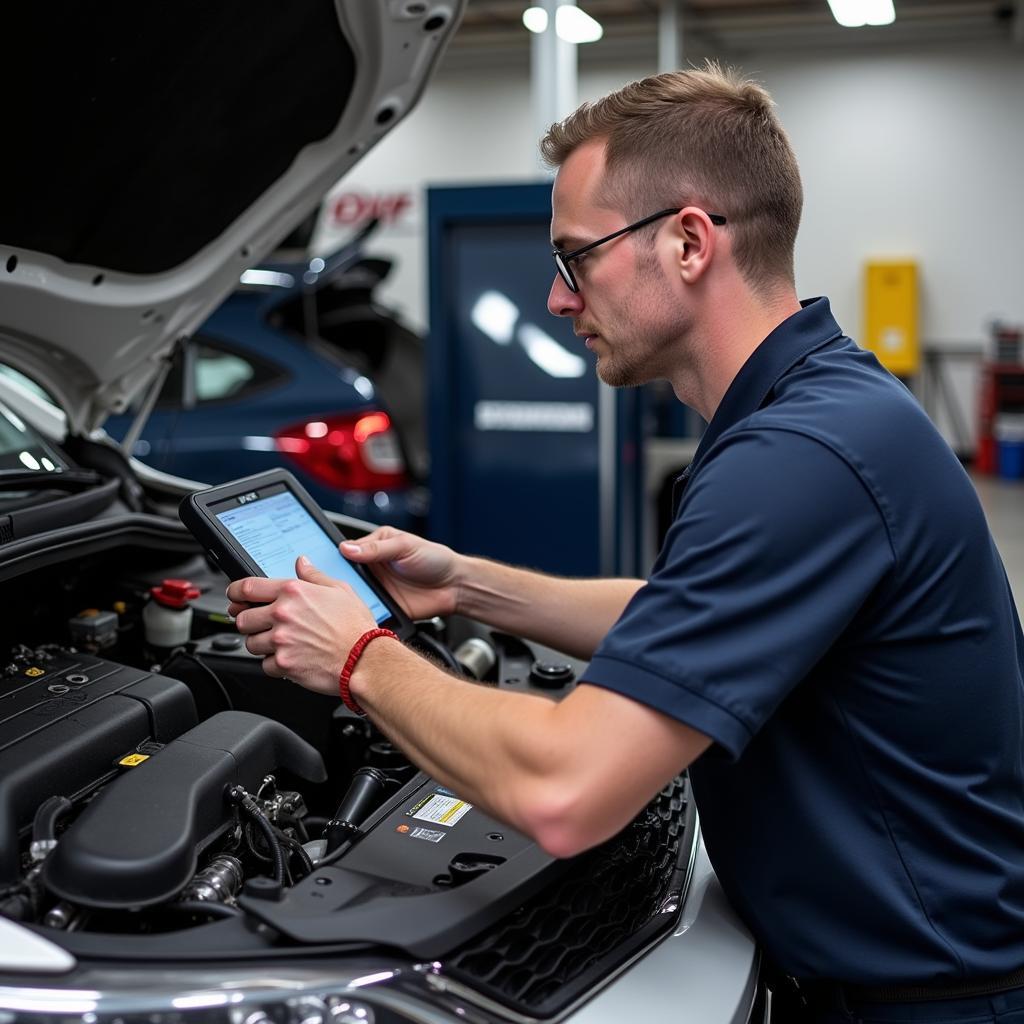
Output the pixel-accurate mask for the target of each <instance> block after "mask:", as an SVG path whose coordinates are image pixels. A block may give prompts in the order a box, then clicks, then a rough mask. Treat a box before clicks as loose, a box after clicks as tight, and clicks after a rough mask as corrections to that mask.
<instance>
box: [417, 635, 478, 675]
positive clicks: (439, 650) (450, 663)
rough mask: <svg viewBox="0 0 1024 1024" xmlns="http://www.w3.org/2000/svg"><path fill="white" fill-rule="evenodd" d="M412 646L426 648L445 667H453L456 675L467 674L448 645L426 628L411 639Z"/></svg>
mask: <svg viewBox="0 0 1024 1024" xmlns="http://www.w3.org/2000/svg"><path fill="white" fill-rule="evenodd" d="M410 646H413V647H420V648H423V649H425V650H426V652H427V653H429V654H432V655H433V656H434V657H435V658H437V659H438V661H440V662H441V663H442V664H443V665H444V666H445V668H449V669H451V670H452V672H454V673H455V674H456V675H458V676H463V675H465V674H466V672H465V670H464V669H463V667H462V666H461V665H460V664H459V663H458V662H457V661H456V660H455V655H454V654H452V652H451V651H450V650H449V649H448V647H447V645H445V644H443V643H441V641H440V640H438V639H437V637H435V636H431V635H430V634H429V633H428V632H426V631H425V630H424V631H423V632H420V633H417V634H416V635H415V637H414V638H413V639H412V640H411V641H410Z"/></svg>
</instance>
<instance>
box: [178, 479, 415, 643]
mask: <svg viewBox="0 0 1024 1024" xmlns="http://www.w3.org/2000/svg"><path fill="white" fill-rule="evenodd" d="M178 515H179V516H180V517H181V521H182V522H183V523H184V524H185V525H186V526H187V527H188V528H189V530H191V531H192V534H193V536H195V538H196V539H197V540H198V541H199V542H200V543H201V544H202V545H203V547H204V548H206V551H207V553H208V554H209V555H210V557H211V558H212V559H213V560H214V562H216V564H217V565H218V566H220V568H221V569H222V570H223V571H224V572H225V573H226V574H227V575H228V576H229V577H230V578H231V579H233V580H238V579H243V578H244V577H246V576H268V577H271V578H275V579H278V578H288V577H291V578H293V579H294V577H295V560H296V559H297V558H298V557H299V555H305V556H306V557H307V558H308V559H309V560H310V561H311V562H312V563H313V564H314V565H315V566H316V567H317V568H318V569H320V570H321V572H325V573H327V575H328V576H333V577H334V578H335V579H339V580H343V581H344V582H345V583H348V584H349V585H350V586H351V587H352V589H353V590H354V591H355V592H356V594H357V595H358V596H359V597H360V598H361V599H362V600H363V601H364V603H365V604H366V606H367V607H368V608H369V609H370V613H371V614H372V615H373V617H374V619H375V620H376V622H377V624H378V625H379V626H386V627H387V628H388V629H392V630H394V631H395V632H396V633H397V634H398V636H399V637H401V638H402V639H403V640H404V639H407V638H408V637H409V636H411V635H412V633H413V630H414V627H413V624H412V622H411V621H410V620H409V619H408V617H407V616H406V615H405V614H404V613H403V612H402V610H401V609H400V608H399V607H398V606H397V605H396V604H395V602H394V600H393V599H392V598H391V597H390V595H388V593H387V591H386V590H385V589H384V587H383V586H382V585H381V584H380V583H378V582H377V580H376V579H375V578H374V577H373V575H372V574H371V573H370V572H369V571H368V570H367V569H365V568H364V567H363V566H361V565H356V564H354V563H353V562H350V561H348V559H346V558H344V557H343V556H342V554H341V552H340V551H339V550H338V545H339V544H340V543H341V542H342V541H343V540H344V539H345V537H344V536H343V535H342V534H341V532H340V531H339V530H338V528H337V527H336V526H335V525H334V524H333V523H332V522H331V521H330V520H329V519H328V518H327V516H326V515H324V512H323V510H322V509H321V508H320V506H319V505H317V503H316V502H315V501H314V500H313V499H312V497H310V495H309V493H308V492H307V491H306V489H305V488H304V487H303V486H302V485H301V484H300V483H299V482H298V480H296V479H295V477H293V476H292V475H291V473H289V472H288V471H287V470H285V469H272V470H270V471H269V472H266V473H258V474H256V475H255V476H247V477H244V478H243V479H241V480H235V481H234V482H232V483H229V484H221V485H220V486H218V487H211V488H209V489H208V490H205V491H197V492H196V493H195V494H190V495H188V497H186V498H184V499H183V500H182V502H181V504H180V505H179V507H178Z"/></svg>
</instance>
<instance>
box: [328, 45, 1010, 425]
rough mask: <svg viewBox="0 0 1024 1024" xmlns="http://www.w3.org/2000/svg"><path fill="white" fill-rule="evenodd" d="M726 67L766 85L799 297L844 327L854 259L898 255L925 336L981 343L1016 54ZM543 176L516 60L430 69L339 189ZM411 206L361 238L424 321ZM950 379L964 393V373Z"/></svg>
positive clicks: (854, 292)
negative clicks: (799, 207)
mask: <svg viewBox="0 0 1024 1024" xmlns="http://www.w3.org/2000/svg"><path fill="white" fill-rule="evenodd" d="M688 57H689V58H690V59H699V55H696V54H688ZM653 60H654V55H653V54H652V63H651V65H650V66H643V65H632V66H621V67H609V68H604V69H601V70H596V71H587V72H584V73H582V74H581V77H580V97H581V99H586V98H590V97H595V96H599V95H601V94H603V93H604V92H606V91H608V90H610V89H614V88H616V87H618V86H619V85H621V84H622V83H623V82H625V81H628V80H630V79H632V78H637V77H640V76H642V75H645V74H650V73H652V72H653V71H654V67H653ZM734 63H736V64H738V65H740V66H741V67H742V68H743V69H744V70H745V71H747V72H748V73H750V74H752V75H754V76H755V77H757V78H758V79H759V80H760V81H762V82H763V83H764V84H765V85H766V86H767V88H768V89H769V91H771V92H772V94H773V95H774V96H775V99H776V101H777V103H778V108H779V113H780V115H781V118H782V121H783V123H784V124H785V126H786V128H787V130H788V131H789V133H790V136H791V138H792V141H793V145H794V148H795V150H796V153H797V156H798V158H799V160H800V164H801V169H802V174H803V179H804V187H805V194H806V204H805V210H804V221H803V227H802V230H801V235H800V240H799V243H798V246H797V283H798V286H799V291H800V293H801V295H805V296H809V295H818V294H826V295H828V296H830V298H831V299H832V305H833V309H834V311H835V312H836V315H837V317H838V318H839V321H840V323H841V324H842V325H843V326H844V328H845V329H846V330H847V332H848V333H850V334H852V335H853V336H855V337H856V336H857V335H858V334H859V333H860V331H861V319H862V316H861V298H860V286H861V274H862V267H863V263H864V261H865V260H866V259H868V258H872V257H882V258H884V257H912V258H914V259H916V260H917V261H918V262H919V266H920V270H921V277H920V280H921V285H922V296H921V298H922V322H921V329H922V337H923V339H924V340H925V342H926V343H930V344H934V345H943V344H946V345H951V344H956V343H964V342H972V341H973V342H977V343H980V342H981V341H982V340H983V339H984V338H985V337H986V325H987V323H988V322H989V321H990V320H991V319H992V318H994V317H1000V318H1002V319H1005V320H1007V321H1010V322H1017V323H1024V49H1020V48H1017V49H1014V48H1011V47H1009V46H1003V45H1000V46H996V45H973V46H969V47H968V46H964V47H960V48H957V49H953V48H941V49H939V48H932V49H928V50H923V51H918V52H912V51H911V52H905V51H901V52H891V53H884V54H875V55H870V56H868V55H865V56H863V57H858V56H856V55H855V54H854V53H851V52H847V51H843V52H842V53H840V54H825V55H821V56H814V55H810V54H807V53H799V54H795V55H791V56H783V55H780V54H777V53H775V54H763V55H757V54H750V55H746V56H744V57H742V58H734ZM542 175H543V171H542V169H541V167H540V164H539V162H538V160H537V157H536V139H535V138H534V137H533V131H532V125H531V119H530V96H529V80H528V75H527V74H526V72H525V71H520V72H516V71H510V70H492V71H490V72H488V73H486V74H485V73H484V72H482V71H477V72H472V73H470V72H462V73H458V74H455V73H447V74H446V73H445V72H444V70H443V69H442V72H441V74H440V75H439V76H438V78H436V79H435V80H434V82H433V83H432V84H431V85H430V87H429V88H428V90H427V93H426V95H425V97H424V99H423V102H422V103H421V105H420V106H419V108H417V110H416V111H414V113H413V114H412V115H411V116H410V117H409V118H408V119H407V120H406V121H405V122H404V123H403V124H401V125H399V126H398V127H397V128H396V129H395V131H394V132H393V133H392V134H391V135H390V136H388V137H387V138H386V139H385V140H384V141H383V142H382V143H381V144H380V146H379V147H378V148H377V149H376V150H374V151H373V152H372V153H370V154H369V156H368V157H367V158H366V159H365V160H364V161H363V163H362V164H360V165H359V166H358V167H357V168H356V169H355V170H354V172H353V173H352V175H351V176H350V178H349V179H348V180H347V181H345V182H343V183H342V184H341V186H340V189H341V191H345V190H351V189H356V190H362V191H365V192H367V193H374V192H377V193H380V192H387V191H389V190H396V189H397V190H411V191H412V192H413V193H414V194H415V195H416V196H417V197H419V196H420V195H421V190H422V188H424V187H425V186H426V185H430V184H442V183H444V184H451V183H475V182H485V181H523V180H537V179H538V178H539V177H541V176H542ZM416 205H417V206H418V207H419V208H416V209H413V211H412V212H411V213H409V214H407V215H405V216H404V217H403V218H402V219H400V220H399V222H398V223H396V224H395V225H394V226H392V227H389V228H386V229H384V230H382V231H381V232H380V233H379V237H378V240H377V242H376V243H375V248H376V249H377V250H378V251H380V252H382V253H390V254H393V255H395V256H396V257H397V258H398V260H399V261H400V266H399V267H398V268H397V270H396V272H395V274H394V275H393V278H392V280H391V282H390V286H389V287H388V289H387V291H386V292H385V297H386V298H387V299H388V301H390V302H392V303H393V304H395V305H397V306H399V307H400V308H401V309H402V311H403V312H404V313H405V315H406V316H407V317H408V319H409V320H411V321H412V322H413V323H415V324H417V325H420V326H424V325H425V324H426V319H427V302H426V266H425V259H424V256H423V253H424V248H425V237H424V235H425V232H424V230H423V210H422V204H421V203H419V202H418V203H417V204H416ZM325 242H326V239H325ZM961 390H963V391H964V392H965V394H964V398H965V400H967V401H969V400H970V399H971V398H972V397H973V396H972V395H971V394H970V391H971V381H970V379H967V381H966V383H964V382H961ZM972 418H973V417H972Z"/></svg>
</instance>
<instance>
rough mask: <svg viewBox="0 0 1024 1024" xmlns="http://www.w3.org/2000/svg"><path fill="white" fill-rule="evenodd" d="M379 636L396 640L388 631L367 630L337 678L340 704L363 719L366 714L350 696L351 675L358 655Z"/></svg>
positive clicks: (355, 645)
mask: <svg viewBox="0 0 1024 1024" xmlns="http://www.w3.org/2000/svg"><path fill="white" fill-rule="evenodd" d="M379 636H389V637H391V639H392V640H397V639H398V637H397V636H396V635H395V634H394V633H393V632H392V631H391V630H390V629H382V628H380V627H377V628H376V629H368V630H367V631H366V632H365V633H364V634H363V635H362V636H361V637H360V638H359V639H358V640H357V641H356V642H355V643H354V644H353V645H352V650H351V651H349V652H348V658H346V660H345V667H344V668H343V669H342V670H341V675H340V676H339V677H338V691H339V692H340V693H341V702H342V704H344V705H345V707H347V708H348V709H349V711H352V712H354V713H355V714H357V715H362V716H364V717H365V715H366V712H365V711H364V710H363V709H362V708H361V707H360V706H359V704H358V703H357V702H356V699H355V697H353V696H352V690H351V682H352V673H353V672H354V671H355V667H356V662H357V661H358V660H359V658H360V655H362V653H363V651H365V650H366V645H367V644H368V643H369V642H370V641H371V640H376V639H377V637H379Z"/></svg>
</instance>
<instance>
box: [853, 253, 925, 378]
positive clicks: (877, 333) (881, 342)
mask: <svg viewBox="0 0 1024 1024" xmlns="http://www.w3.org/2000/svg"><path fill="white" fill-rule="evenodd" d="M863 344H864V347H865V348H868V349H870V350H871V351H872V352H874V353H875V355H876V356H878V360H879V362H880V363H881V364H882V365H883V366H884V367H885V368H886V369H887V370H888V371H889V372H890V373H893V374H895V375H896V376H897V377H910V376H913V375H914V374H915V373H917V372H918V370H919V369H920V367H921V343H920V338H919V335H918V297H917V263H916V262H914V261H913V260H871V261H869V262H868V263H867V265H866V266H865V271H864V334H863Z"/></svg>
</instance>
